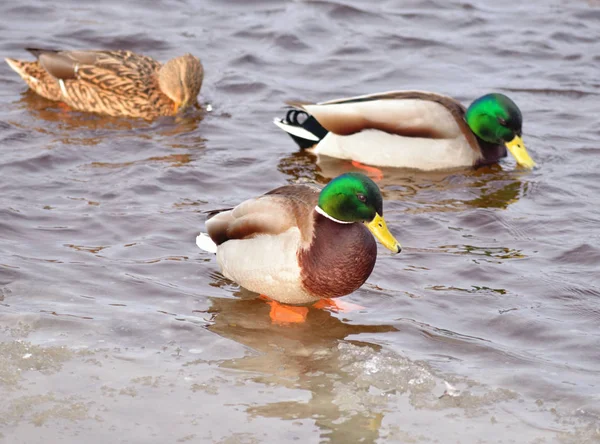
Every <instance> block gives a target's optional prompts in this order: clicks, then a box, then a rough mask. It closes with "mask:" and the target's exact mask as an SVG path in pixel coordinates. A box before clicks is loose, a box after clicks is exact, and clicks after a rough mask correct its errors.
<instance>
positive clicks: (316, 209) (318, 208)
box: [315, 205, 354, 224]
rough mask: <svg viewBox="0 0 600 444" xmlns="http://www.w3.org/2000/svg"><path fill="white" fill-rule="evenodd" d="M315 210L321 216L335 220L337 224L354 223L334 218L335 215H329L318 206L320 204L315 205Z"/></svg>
mask: <svg viewBox="0 0 600 444" xmlns="http://www.w3.org/2000/svg"><path fill="white" fill-rule="evenodd" d="M315 211H316V212H317V213H319V214H320V215H321V216H324V217H326V218H327V219H329V220H332V221H334V222H337V223H338V224H352V223H354V222H346V221H343V220H339V219H336V218H335V217H331V216H330V215H329V214H327V213H326V212H325V211H324V210H323V208H321V207H320V206H318V205H317V206H316V207H315Z"/></svg>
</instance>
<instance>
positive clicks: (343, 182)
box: [317, 173, 402, 253]
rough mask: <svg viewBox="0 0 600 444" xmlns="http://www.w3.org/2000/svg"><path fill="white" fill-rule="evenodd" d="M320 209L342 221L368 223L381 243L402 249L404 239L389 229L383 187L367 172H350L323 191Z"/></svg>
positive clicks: (393, 248)
mask: <svg viewBox="0 0 600 444" xmlns="http://www.w3.org/2000/svg"><path fill="white" fill-rule="evenodd" d="M317 211H318V212H319V213H321V214H323V215H324V216H325V217H328V218H329V219H332V220H334V221H335V222H338V223H353V222H361V223H364V224H365V225H366V226H367V228H368V229H369V230H370V231H371V233H373V235H374V236H375V237H376V238H377V240H379V242H381V244H382V245H383V246H384V247H386V248H388V249H389V250H391V251H393V252H394V253H400V251H401V249H402V248H401V246H400V243H399V242H398V241H397V240H396V239H395V238H394V236H393V235H392V234H391V233H390V232H389V230H388V229H387V226H386V223H385V219H384V218H383V198H382V197H381V192H380V191H379V187H378V186H377V185H376V184H375V182H373V181H372V180H371V179H369V178H368V177H367V176H365V175H364V174H360V173H346V174H342V175H341V176H338V177H336V178H335V179H333V180H332V181H331V182H329V184H327V186H326V187H325V188H323V190H322V191H321V193H320V194H319V203H318V205H317Z"/></svg>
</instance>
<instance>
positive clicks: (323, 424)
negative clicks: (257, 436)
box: [208, 290, 397, 442]
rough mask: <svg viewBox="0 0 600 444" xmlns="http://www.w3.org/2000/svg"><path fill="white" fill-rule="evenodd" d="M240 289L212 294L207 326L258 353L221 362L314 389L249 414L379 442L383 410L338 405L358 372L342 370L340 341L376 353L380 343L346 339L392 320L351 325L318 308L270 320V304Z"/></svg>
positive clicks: (269, 381) (386, 328)
mask: <svg viewBox="0 0 600 444" xmlns="http://www.w3.org/2000/svg"><path fill="white" fill-rule="evenodd" d="M236 294H237V295H238V296H239V297H240V299H219V298H211V304H212V306H211V308H210V310H209V313H211V314H212V324H211V325H210V326H209V327H208V329H209V330H210V331H212V332H214V333H217V334H219V335H220V336H222V337H225V338H228V339H231V340H233V341H236V342H238V343H241V344H243V345H245V346H247V347H250V348H252V349H254V350H256V351H258V352H259V353H258V354H249V355H247V356H244V357H243V358H238V359H231V360H227V361H224V362H222V363H221V367H222V368H229V369H235V370H243V371H245V372H255V373H256V376H253V377H252V378H251V379H252V380H253V381H254V382H257V383H261V384H264V385H267V386H269V385H277V386H280V387H285V388H289V389H296V390H307V391H309V392H310V399H309V400H308V401H307V402H306V401H304V400H285V401H281V402H274V403H268V404H265V405H253V406H251V407H249V408H248V413H249V414H250V415H258V416H262V417H275V418H281V419H287V420H300V419H312V420H314V421H315V424H316V425H317V426H318V427H319V428H320V430H321V435H322V438H328V439H330V440H331V441H332V442H358V441H360V442H375V440H376V439H377V438H378V437H379V427H380V425H381V420H382V418H383V416H384V415H383V412H382V410H380V409H374V408H372V406H364V408H363V409H362V410H361V411H354V412H349V411H345V409H344V407H343V405H340V392H339V390H338V388H339V387H340V386H342V387H346V386H351V385H352V381H354V379H355V378H356V375H353V374H352V372H349V371H345V370H344V366H345V365H346V364H345V362H343V356H342V355H343V350H341V349H340V348H339V345H340V344H341V343H350V344H352V345H353V346H356V347H367V348H369V350H370V351H369V353H376V352H377V351H378V350H379V347H378V346H376V345H374V344H369V343H365V342H360V341H349V340H348V339H347V338H348V337H349V336H351V335H359V334H361V333H387V332H394V331H397V329H396V328H395V327H393V326H391V325H353V324H348V323H346V322H344V321H343V320H340V319H339V318H337V317H334V316H333V315H332V314H331V313H329V312H326V311H323V310H316V309H311V310H310V311H309V313H308V316H307V320H306V322H305V323H304V324H300V325H290V326H279V325H276V324H273V323H271V321H270V318H269V306H268V305H267V304H266V303H265V302H264V301H261V300H259V299H256V298H255V296H256V295H254V294H252V293H250V292H247V291H245V290H242V291H240V292H237V293H236ZM353 408H356V406H354V407H353Z"/></svg>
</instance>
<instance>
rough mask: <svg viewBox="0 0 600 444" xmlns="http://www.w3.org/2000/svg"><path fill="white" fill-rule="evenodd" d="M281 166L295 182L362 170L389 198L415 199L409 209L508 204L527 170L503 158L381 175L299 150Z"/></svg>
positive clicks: (522, 187) (388, 171)
mask: <svg viewBox="0 0 600 444" xmlns="http://www.w3.org/2000/svg"><path fill="white" fill-rule="evenodd" d="M278 169H279V171H281V172H282V173H284V174H286V175H288V176H290V182H316V183H320V184H326V183H327V182H329V181H330V180H331V179H333V178H334V177H336V176H338V175H340V174H343V173H347V172H349V171H356V172H362V173H365V174H367V175H370V176H371V177H372V178H373V179H374V180H376V182H377V183H378V185H379V186H380V188H381V189H382V191H383V195H384V198H385V199H388V200H397V201H404V202H406V203H408V204H410V207H409V208H408V209H407V211H410V212H415V213H423V212H431V211H445V212H447V211H461V210H465V209H467V208H499V209H506V208H508V206H509V205H511V204H513V203H515V202H517V201H518V200H519V199H520V198H521V196H523V195H524V193H525V192H526V190H527V182H526V181H525V180H524V179H523V177H521V176H522V172H519V171H514V170H504V169H503V167H502V166H501V165H499V164H497V165H489V166H485V167H481V168H477V169H464V170H452V171H415V170H407V169H401V168H380V170H381V171H382V173H383V178H377V177H375V176H374V175H373V174H372V173H368V172H365V171H364V170H362V169H360V168H357V167H355V166H353V165H352V163H351V162H350V161H346V160H340V159H335V158H333V157H328V156H317V157H315V156H314V155H312V154H310V153H307V152H305V151H299V152H295V153H293V154H290V155H288V156H286V157H284V158H282V159H280V161H279V165H278Z"/></svg>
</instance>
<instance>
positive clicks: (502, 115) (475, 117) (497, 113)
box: [465, 93, 535, 168]
mask: <svg viewBox="0 0 600 444" xmlns="http://www.w3.org/2000/svg"><path fill="white" fill-rule="evenodd" d="M465 119H466V121H467V124H468V125H469V128H471V131H473V133H475V134H476V135H477V136H478V137H479V138H480V139H482V140H485V141H486V142H489V143H494V144H504V145H506V147H507V148H508V150H509V151H510V152H511V154H512V155H513V156H514V157H515V159H516V160H517V163H518V164H519V165H522V166H524V167H525V168H533V167H534V166H535V162H534V161H533V159H532V158H531V157H530V156H529V153H527V149H526V148H525V144H524V143H523V139H521V129H522V126H523V117H522V115H521V110H520V109H519V107H518V106H517V105H516V104H515V102H513V101H512V100H510V99H509V98H508V97H506V96H505V95H504V94H498V93H493V94H487V95H485V96H483V97H480V98H479V99H477V100H475V101H474V102H473V103H472V104H471V106H470V107H469V109H468V110H467V113H466V114H465Z"/></svg>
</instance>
